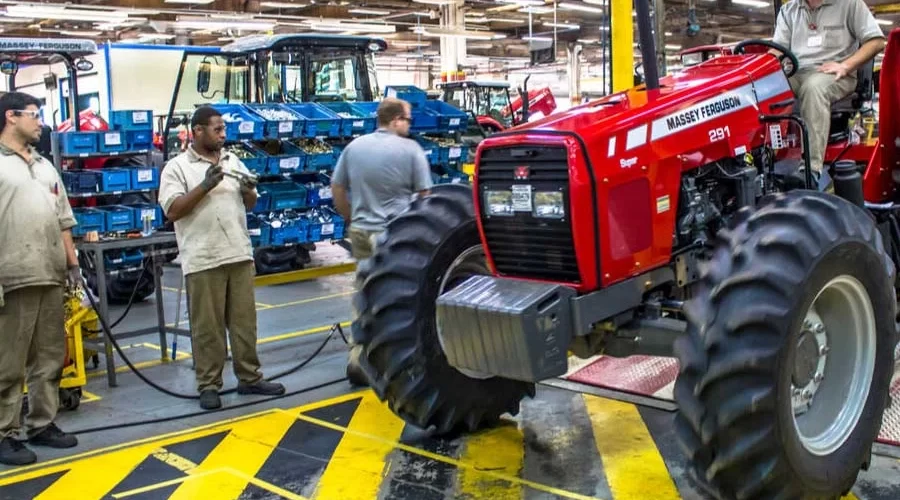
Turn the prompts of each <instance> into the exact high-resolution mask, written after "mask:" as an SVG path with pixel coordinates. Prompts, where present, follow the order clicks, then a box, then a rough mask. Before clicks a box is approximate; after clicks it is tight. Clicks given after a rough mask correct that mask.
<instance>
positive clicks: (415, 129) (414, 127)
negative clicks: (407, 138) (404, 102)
mask: <svg viewBox="0 0 900 500" xmlns="http://www.w3.org/2000/svg"><path fill="white" fill-rule="evenodd" d="M411 115H412V123H410V124H409V131H410V132H412V133H414V134H428V133H439V132H442V130H441V127H440V123H441V122H440V116H438V115H437V114H436V113H435V112H434V111H432V110H430V109H428V108H425V107H422V108H418V109H415V108H414V109H413V110H412V113H411Z"/></svg>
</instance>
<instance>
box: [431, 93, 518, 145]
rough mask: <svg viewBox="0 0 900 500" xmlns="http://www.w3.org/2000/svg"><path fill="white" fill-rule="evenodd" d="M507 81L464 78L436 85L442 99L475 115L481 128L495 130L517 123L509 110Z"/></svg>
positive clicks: (515, 116) (510, 101)
mask: <svg viewBox="0 0 900 500" xmlns="http://www.w3.org/2000/svg"><path fill="white" fill-rule="evenodd" d="M509 87H510V85H509V83H508V82H495V81H476V80H464V81H455V82H445V83H441V84H439V85H438V88H439V89H440V90H441V100H442V101H444V102H446V103H448V104H452V105H453V106H456V107H457V108H459V109H462V110H464V111H466V113H468V114H469V115H471V116H474V118H475V120H476V121H477V122H478V125H480V126H481V127H482V128H484V129H486V130H488V131H492V132H497V131H500V130H506V129H508V128H510V127H514V126H516V125H518V124H519V122H520V120H519V119H518V118H517V115H516V114H515V113H511V112H510V110H511V108H512V98H511V97H510V95H509Z"/></svg>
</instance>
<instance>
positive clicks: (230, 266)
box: [159, 106, 284, 410]
mask: <svg viewBox="0 0 900 500" xmlns="http://www.w3.org/2000/svg"><path fill="white" fill-rule="evenodd" d="M191 130H192V132H193V135H194V140H193V143H192V144H191V146H190V147H189V148H188V149H187V151H185V152H184V153H182V154H180V155H178V156H177V157H175V158H173V159H172V160H171V161H169V162H168V163H167V164H166V166H165V167H164V168H163V172H162V178H161V181H160V188H159V199H160V204H161V205H162V207H163V210H165V212H166V217H168V218H169V220H172V221H174V222H175V234H176V239H177V241H178V249H179V253H180V255H181V267H182V272H183V273H184V276H185V280H186V282H187V293H188V301H189V304H188V311H189V314H190V323H191V342H192V346H193V354H194V361H195V364H196V376H197V390H198V391H199V392H200V406H201V408H203V409H207V410H210V409H215V408H219V407H221V405H222V403H221V400H220V398H219V391H220V390H221V389H222V369H223V368H224V366H225V357H226V353H227V349H226V337H225V330H226V328H227V330H228V333H229V338H230V340H231V350H232V356H233V367H234V373H235V375H236V376H237V378H238V381H239V382H238V388H237V392H238V393H239V394H265V395H278V394H283V393H284V386H283V385H281V384H276V383H272V382H268V381H266V380H264V379H263V375H262V373H261V372H260V362H259V357H258V355H257V351H256V338H257V332H256V297H255V290H254V284H253V277H254V273H255V268H254V263H253V247H252V245H251V243H250V235H249V233H248V231H247V218H246V211H247V210H249V209H251V208H252V207H253V206H254V205H256V199H257V196H258V194H257V192H256V181H255V178H254V177H252V174H251V173H250V172H249V171H248V170H247V167H245V166H244V164H243V163H242V162H241V161H240V159H238V158H237V157H236V156H235V155H233V154H231V153H228V152H224V151H222V148H223V146H224V145H225V122H224V120H223V119H222V115H221V113H219V112H218V111H217V110H216V109H214V108H212V107H209V106H203V107H200V108H198V109H197V110H196V111H195V112H194V115H193V117H192V118H191ZM226 174H228V176H227V178H226Z"/></svg>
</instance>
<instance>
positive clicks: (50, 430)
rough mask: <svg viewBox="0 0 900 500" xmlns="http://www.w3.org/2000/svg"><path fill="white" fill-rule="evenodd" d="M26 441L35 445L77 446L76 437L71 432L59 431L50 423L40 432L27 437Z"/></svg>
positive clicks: (51, 446)
mask: <svg viewBox="0 0 900 500" xmlns="http://www.w3.org/2000/svg"><path fill="white" fill-rule="evenodd" d="M28 442H29V443H31V444H33V445H37V446H48V447H50V448H72V447H74V446H78V439H76V438H75V436H73V435H72V434H66V433H65V432H63V431H61V430H60V429H59V427H57V426H56V424H54V423H51V424H50V425H48V426H47V427H45V428H44V430H42V431H41V432H39V433H37V434H35V435H34V436H31V437H29V438H28Z"/></svg>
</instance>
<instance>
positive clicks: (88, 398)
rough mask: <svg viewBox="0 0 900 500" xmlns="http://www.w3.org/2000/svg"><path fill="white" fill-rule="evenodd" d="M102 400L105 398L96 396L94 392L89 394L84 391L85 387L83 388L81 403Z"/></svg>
mask: <svg viewBox="0 0 900 500" xmlns="http://www.w3.org/2000/svg"><path fill="white" fill-rule="evenodd" d="M101 399H103V398H102V397H100V396H98V395H96V394H94V393H93V392H88V391H86V390H84V388H83V387H82V388H81V402H82V403H90V402H92V401H100V400H101Z"/></svg>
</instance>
